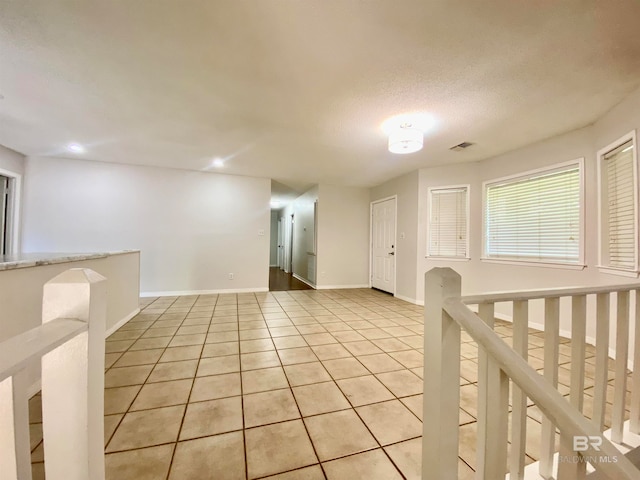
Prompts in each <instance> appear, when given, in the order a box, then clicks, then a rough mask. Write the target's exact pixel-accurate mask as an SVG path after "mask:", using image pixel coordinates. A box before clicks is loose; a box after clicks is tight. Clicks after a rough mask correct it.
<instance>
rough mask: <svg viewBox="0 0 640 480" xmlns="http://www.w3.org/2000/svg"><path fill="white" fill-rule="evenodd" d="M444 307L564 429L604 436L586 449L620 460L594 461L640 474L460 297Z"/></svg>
mask: <svg viewBox="0 0 640 480" xmlns="http://www.w3.org/2000/svg"><path fill="white" fill-rule="evenodd" d="M579 290H580V292H578V293H584V292H583V290H582V289H579ZM528 298H532V297H528ZM519 299H520V298H519ZM470 303H476V302H470ZM443 309H444V310H445V311H446V312H447V313H448V314H449V315H450V316H451V318H452V319H453V320H455V321H456V322H457V323H458V324H459V325H460V326H461V327H463V328H464V330H465V331H466V332H467V333H468V334H469V335H470V336H471V337H472V338H473V339H474V340H475V341H476V342H477V343H478V345H480V346H482V347H483V348H484V349H485V350H486V351H487V352H488V353H489V354H490V355H491V357H492V358H493V359H494V361H495V362H497V363H498V365H499V366H500V368H501V369H502V370H503V371H504V372H506V373H507V375H508V376H509V377H510V378H511V380H512V381H513V382H514V383H516V384H517V385H518V386H519V387H520V388H521V389H522V390H524V391H525V392H526V394H527V396H528V397H530V398H531V399H532V400H533V401H534V402H535V403H536V405H537V406H538V407H539V408H540V410H541V411H542V412H543V413H544V414H545V415H546V416H547V417H548V418H549V419H550V420H551V421H552V422H553V423H554V424H555V425H556V426H558V427H559V429H560V431H561V432H562V433H564V434H566V435H568V436H569V437H570V436H573V435H583V436H591V437H599V438H601V439H602V444H601V445H600V450H595V449H594V448H593V446H592V445H591V444H588V445H587V447H586V450H585V453H586V454H587V455H589V456H593V457H601V456H607V457H608V458H611V459H613V458H616V459H617V461H616V462H611V463H606V462H603V463H597V465H595V466H596V467H597V469H599V470H601V471H602V472H603V473H605V474H606V475H608V476H609V477H611V478H616V479H620V480H634V479H637V478H638V470H637V469H636V467H635V466H634V465H633V464H632V463H631V462H630V461H629V460H628V459H627V458H626V457H624V456H623V455H622V454H621V453H620V451H619V450H618V449H617V448H616V447H615V446H614V445H613V444H612V443H611V442H610V441H609V440H607V439H606V438H605V437H604V436H603V435H602V433H601V432H600V431H599V429H598V428H596V427H595V426H594V425H593V423H591V422H590V421H589V420H587V419H586V418H584V417H583V416H582V415H580V414H579V413H578V412H577V411H576V410H575V409H574V408H573V407H572V406H571V405H570V404H569V402H567V401H566V399H565V398H564V397H563V396H562V395H561V394H560V393H559V392H558V391H557V390H556V389H555V388H553V387H552V386H551V385H550V384H549V383H548V382H547V381H546V380H545V379H544V378H543V377H541V376H540V375H539V374H538V373H537V372H536V371H535V370H534V369H533V368H532V367H531V366H530V365H529V364H528V363H527V362H526V361H525V360H524V359H523V358H522V357H520V356H519V355H518V354H516V353H515V352H514V351H513V350H512V349H511V348H510V347H509V346H508V345H507V344H506V343H504V342H503V341H502V340H501V339H500V338H499V337H498V336H497V335H496V333H495V332H494V331H493V330H491V328H489V327H488V326H487V325H485V323H484V322H483V321H482V320H481V319H480V318H479V317H478V316H477V315H476V314H475V313H474V312H472V311H471V310H469V308H468V307H467V306H466V305H465V304H464V303H463V302H462V301H461V299H459V298H448V299H445V300H444V302H443Z"/></svg>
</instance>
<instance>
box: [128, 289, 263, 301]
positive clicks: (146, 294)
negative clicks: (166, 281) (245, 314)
mask: <svg viewBox="0 0 640 480" xmlns="http://www.w3.org/2000/svg"><path fill="white" fill-rule="evenodd" d="M268 291H269V288H268V287H264V288H220V289H216V290H170V291H163V292H140V297H142V298H146V297H176V296H180V295H211V294H220V293H262V292H268Z"/></svg>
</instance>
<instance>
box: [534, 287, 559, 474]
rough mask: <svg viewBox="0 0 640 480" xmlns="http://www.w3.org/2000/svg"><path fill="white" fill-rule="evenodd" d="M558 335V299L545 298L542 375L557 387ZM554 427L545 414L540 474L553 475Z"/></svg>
mask: <svg viewBox="0 0 640 480" xmlns="http://www.w3.org/2000/svg"><path fill="white" fill-rule="evenodd" d="M559 337H560V299H559V298H558V297H550V298H546V299H545V302H544V377H545V378H546V379H547V381H549V383H551V385H553V387H554V388H557V387H558V360H559ZM555 437H556V427H555V425H554V424H553V423H551V421H550V420H549V419H548V418H547V417H546V416H545V417H543V418H542V438H541V442H540V469H539V472H540V476H541V477H542V478H545V479H550V478H552V477H553V454H554V453H555Z"/></svg>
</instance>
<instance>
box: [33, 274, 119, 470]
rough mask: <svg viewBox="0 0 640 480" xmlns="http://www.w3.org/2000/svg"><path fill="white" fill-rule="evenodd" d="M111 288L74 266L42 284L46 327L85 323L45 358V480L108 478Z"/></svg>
mask: <svg viewBox="0 0 640 480" xmlns="http://www.w3.org/2000/svg"><path fill="white" fill-rule="evenodd" d="M106 308H107V284H106V280H105V278H104V277H103V276H101V275H99V274H98V273H96V272H94V271H93V270H89V269H82V268H74V269H71V270H67V271H66V272H63V273H61V274H60V275H58V276H56V277H55V278H53V279H52V280H50V281H49V282H47V283H46V284H45V286H44V295H43V302H42V323H43V324H45V323H47V322H50V321H52V320H55V319H57V318H73V319H78V320H80V321H83V322H86V323H87V324H88V325H87V326H88V328H87V331H85V332H83V333H81V334H79V335H77V336H76V337H74V338H73V339H71V340H69V341H68V342H66V343H65V344H63V345H61V346H60V347H58V348H57V349H55V350H53V351H52V352H50V353H48V354H46V355H45V356H44V357H43V358H42V418H43V425H42V426H43V434H44V447H45V448H44V451H45V473H46V476H47V480H63V479H64V480H87V479H91V480H104V476H105V470H104V423H103V422H104V418H103V415H104V348H105V343H104V338H105V320H106Z"/></svg>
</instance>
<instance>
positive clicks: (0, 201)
mask: <svg viewBox="0 0 640 480" xmlns="http://www.w3.org/2000/svg"><path fill="white" fill-rule="evenodd" d="M15 183H16V179H15V178H12V177H7V176H5V175H1V174H0V256H3V255H9V254H10V253H13V247H14V243H13V241H14V238H13V237H14V224H15V223H14V222H15V218H14V215H13V210H14V208H15V207H14V205H15V203H14V199H15V197H14V196H13V192H12V191H13V190H14V188H15Z"/></svg>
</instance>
